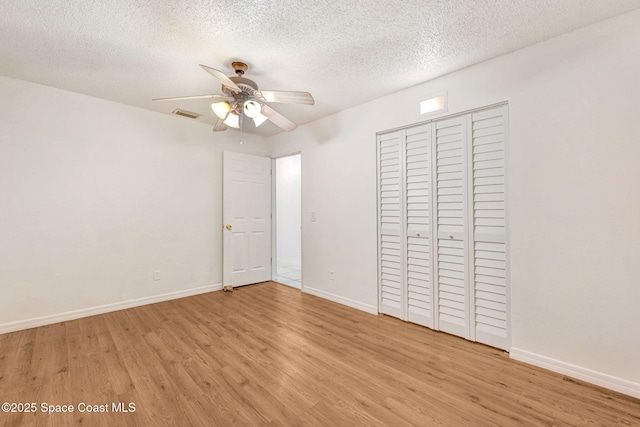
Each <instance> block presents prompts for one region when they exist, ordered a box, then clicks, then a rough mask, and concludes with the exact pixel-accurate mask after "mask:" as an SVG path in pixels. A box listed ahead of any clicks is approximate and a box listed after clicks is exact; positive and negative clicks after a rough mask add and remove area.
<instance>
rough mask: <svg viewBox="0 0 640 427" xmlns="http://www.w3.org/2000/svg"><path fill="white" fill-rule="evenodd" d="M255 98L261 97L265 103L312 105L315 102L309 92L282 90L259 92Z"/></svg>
mask: <svg viewBox="0 0 640 427" xmlns="http://www.w3.org/2000/svg"><path fill="white" fill-rule="evenodd" d="M256 96H258V97H261V98H262V99H264V100H265V102H283V103H288V104H307V105H313V104H315V101H314V100H313V96H311V94H310V93H309V92H293V91H283V90H260V91H257V92H256Z"/></svg>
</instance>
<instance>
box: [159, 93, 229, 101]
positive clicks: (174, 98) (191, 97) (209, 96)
mask: <svg viewBox="0 0 640 427" xmlns="http://www.w3.org/2000/svg"><path fill="white" fill-rule="evenodd" d="M204 98H226V99H233V98H229V97H228V96H225V95H214V94H212V95H193V96H174V97H172V98H155V99H152V101H180V100H183V99H204Z"/></svg>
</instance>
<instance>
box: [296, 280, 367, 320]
mask: <svg viewBox="0 0 640 427" xmlns="http://www.w3.org/2000/svg"><path fill="white" fill-rule="evenodd" d="M302 292H305V293H307V294H311V295H315V296H317V297H320V298H324V299H328V300H329V301H333V302H337V303H338V304H342V305H346V306H348V307H352V308H355V309H358V310H362V311H366V312H367V313H371V314H378V307H376V306H374V305H369V304H363V303H361V302H360V301H356V300H352V299H350V298H345V297H341V296H340V295H335V294H332V293H330V292H326V291H321V290H320V289H314V288H310V287H309V286H305V285H304V284H303V285H302Z"/></svg>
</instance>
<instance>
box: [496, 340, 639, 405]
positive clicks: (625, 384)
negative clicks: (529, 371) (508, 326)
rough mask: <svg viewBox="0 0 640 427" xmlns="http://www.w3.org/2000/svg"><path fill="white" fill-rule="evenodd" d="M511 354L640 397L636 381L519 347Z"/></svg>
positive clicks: (551, 369)
mask: <svg viewBox="0 0 640 427" xmlns="http://www.w3.org/2000/svg"><path fill="white" fill-rule="evenodd" d="M509 355H510V357H511V358H512V359H515V360H519V361H521V362H525V363H529V364H530V365H535V366H539V367H541V368H545V369H549V370H550V371H554V372H558V373H561V374H564V375H568V376H570V377H573V378H576V379H579V380H582V381H586V382H589V383H592V384H596V385H599V386H601V387H605V388H608V389H610V390H614V391H617V392H620V393H624V394H628V395H629V396H633V397H637V398H640V384H639V383H634V382H632V381H628V380H625V379H622V378H618V377H614V376H611V375H607V374H603V373H601V372H597V371H592V370H591V369H587V368H583V367H581V366H577V365H572V364H570V363H566V362H562V361H560V360H556V359H552V358H550V357H546V356H541V355H539V354H536V353H531V352H529V351H526V350H521V349H519V348H511V350H509Z"/></svg>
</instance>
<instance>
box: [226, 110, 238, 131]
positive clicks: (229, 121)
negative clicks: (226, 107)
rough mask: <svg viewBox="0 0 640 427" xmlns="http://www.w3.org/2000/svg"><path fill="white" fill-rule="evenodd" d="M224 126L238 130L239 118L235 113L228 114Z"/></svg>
mask: <svg viewBox="0 0 640 427" xmlns="http://www.w3.org/2000/svg"><path fill="white" fill-rule="evenodd" d="M224 124H225V125H227V126H229V127H232V128H236V129H238V128H239V127H240V116H238V115H237V114H236V113H229V115H227V118H226V119H225V121H224Z"/></svg>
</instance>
